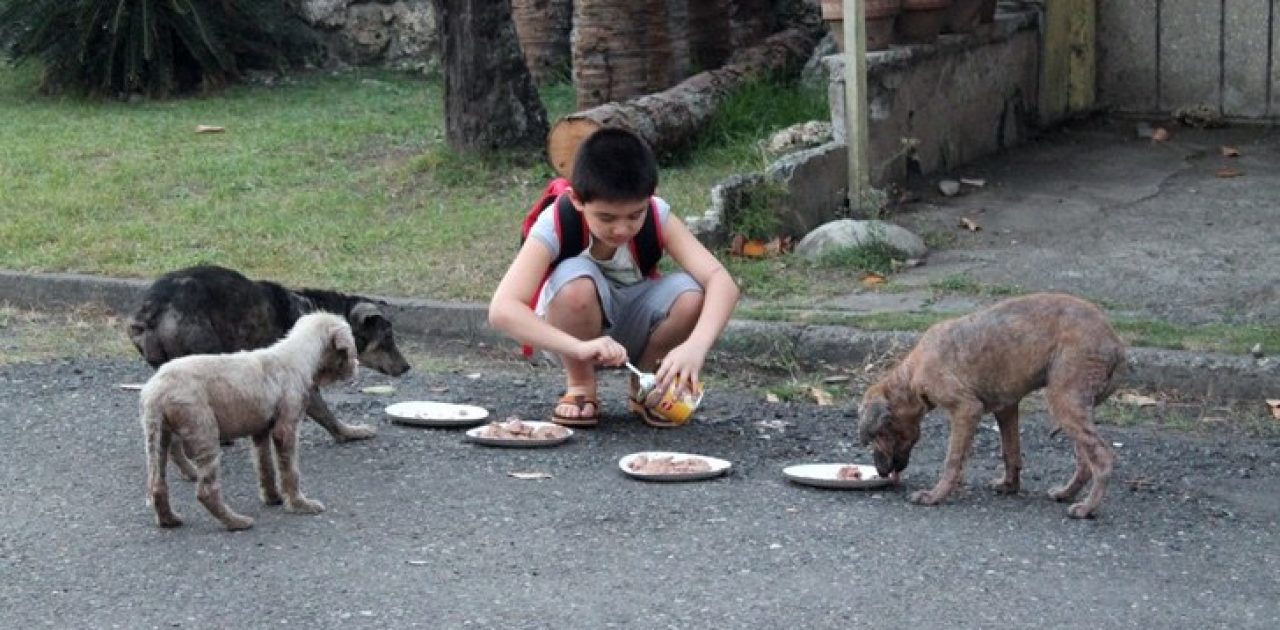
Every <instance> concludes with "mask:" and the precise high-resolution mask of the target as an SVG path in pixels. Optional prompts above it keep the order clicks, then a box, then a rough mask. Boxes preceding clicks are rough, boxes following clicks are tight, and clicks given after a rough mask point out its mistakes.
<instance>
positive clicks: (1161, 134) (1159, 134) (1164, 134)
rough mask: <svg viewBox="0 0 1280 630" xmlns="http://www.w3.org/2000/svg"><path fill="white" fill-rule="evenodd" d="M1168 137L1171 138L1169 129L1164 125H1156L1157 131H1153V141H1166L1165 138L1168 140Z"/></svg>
mask: <svg viewBox="0 0 1280 630" xmlns="http://www.w3.org/2000/svg"><path fill="white" fill-rule="evenodd" d="M1168 139H1169V130H1168V129H1165V128H1164V127H1156V128H1155V131H1152V132H1151V141H1152V142H1164V141H1165V140H1168Z"/></svg>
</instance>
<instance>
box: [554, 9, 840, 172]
mask: <svg viewBox="0 0 1280 630" xmlns="http://www.w3.org/2000/svg"><path fill="white" fill-rule="evenodd" d="M817 42H818V35H817V33H816V32H815V31H813V30H810V29H788V30H785V31H782V32H781V33H777V34H775V35H773V36H771V37H769V38H768V39H766V40H765V41H763V42H761V43H760V44H759V45H757V46H755V47H752V48H748V49H746V50H742V51H739V52H738V54H736V55H734V56H733V58H732V59H730V62H729V63H728V64H726V65H724V66H722V67H720V68H718V69H715V70H708V71H706V72H702V73H699V74H696V75H694V76H692V77H689V78H688V79H686V80H685V81H683V82H681V83H680V84H679V85H676V86H675V87H673V88H671V89H669V90H665V91H663V92H658V93H656V94H650V95H647V96H642V97H640V98H635V99H631V100H629V101H626V102H625V103H606V104H604V105H600V106H598V107H594V108H592V109H588V110H585V111H580V112H577V113H574V114H569V115H568V116H565V117H564V118H561V119H560V120H559V121H557V122H556V124H555V125H554V126H553V127H552V128H551V133H550V134H549V135H548V136H547V155H548V157H549V158H550V159H551V166H552V167H553V168H555V170H556V171H557V172H558V173H560V174H561V175H564V176H566V177H568V176H571V175H572V173H571V170H572V166H573V156H574V154H575V153H576V152H577V150H578V145H579V144H581V142H582V139H583V138H586V137H587V136H589V135H591V133H593V132H594V131H595V130H597V129H600V128H601V127H624V128H626V129H630V130H632V131H634V132H636V133H638V134H640V136H641V137H643V138H644V139H645V141H646V142H648V143H649V146H651V147H653V150H654V151H655V152H657V153H664V152H666V151H668V150H670V149H673V148H675V147H677V146H679V145H681V144H683V143H684V142H686V141H687V140H688V139H690V138H691V137H693V135H694V134H695V133H696V132H697V131H698V130H699V129H701V128H702V127H703V126H704V125H705V124H706V122H707V120H708V119H710V118H711V116H712V114H714V113H715V110H716V107H717V106H718V105H719V104H720V101H721V100H723V98H724V96H725V95H726V94H728V93H729V92H730V91H731V90H733V88H735V87H737V86H738V85H740V84H742V83H744V82H746V81H748V80H751V79H754V78H758V77H762V76H765V75H767V74H771V73H780V72H790V71H792V70H794V69H796V68H799V67H800V66H802V65H803V64H804V63H805V61H807V60H808V59H809V56H810V55H811V54H813V48H814V46H815V45H817Z"/></svg>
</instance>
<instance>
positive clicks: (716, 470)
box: [618, 451, 733, 481]
mask: <svg viewBox="0 0 1280 630" xmlns="http://www.w3.org/2000/svg"><path fill="white" fill-rule="evenodd" d="M641 455H644V456H646V457H648V458H650V459H652V458H654V457H665V456H670V457H672V458H675V459H676V460H681V459H701V460H703V461H705V462H707V463H708V464H711V470H708V471H706V472H695V473H674V474H668V475H653V474H648V473H639V472H636V471H634V470H631V467H630V464H631V460H633V459H635V458H637V457H639V456H641ZM731 466H733V464H731V463H730V462H729V461H727V460H723V459H720V458H718V457H707V456H706V455H694V454H692V453H677V452H673V451H643V452H640V453H632V454H630V455H627V456H626V457H623V458H622V459H620V460H618V468H621V469H622V472H623V473H625V474H626V475H628V476H630V477H634V478H636V479H644V480H646V481H696V480H698V479H710V478H712V477H719V476H720V475H723V474H725V473H726V472H728V470H729V468H730V467H731Z"/></svg>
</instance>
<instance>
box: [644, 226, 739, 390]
mask: <svg viewBox="0 0 1280 630" xmlns="http://www.w3.org/2000/svg"><path fill="white" fill-rule="evenodd" d="M662 232H663V236H664V238H665V241H666V249H667V253H668V254H669V255H670V256H671V258H672V259H673V260H675V262H676V263H678V264H679V265H680V267H681V268H683V269H684V270H685V272H687V273H688V274H689V275H691V276H693V279H694V280H697V281H698V284H700V285H702V291H703V298H702V313H701V314H700V315H699V316H698V323H697V324H695V325H694V327H693V331H692V332H691V333H689V339H688V340H687V341H685V342H684V343H683V344H681V346H684V347H687V348H688V349H690V350H694V351H696V352H697V353H698V355H699V356H698V360H697V363H698V365H697V367H696V368H695V370H696V369H700V368H701V364H702V359H703V358H705V357H706V354H707V352H708V351H710V350H711V346H712V345H713V344H715V342H716V339H718V338H719V337H720V333H721V332H722V331H724V327H725V326H726V325H727V324H728V323H729V318H730V317H732V316H733V309H734V307H735V306H737V304H738V297H739V292H738V284H737V283H736V282H734V281H733V277H732V276H730V275H729V271H728V270H727V269H725V268H724V265H722V264H720V261H719V260H717V259H716V257H715V256H714V255H712V254H711V252H710V251H708V250H707V248H706V247H705V246H704V245H703V244H702V242H701V241H699V240H698V239H697V237H695V236H694V235H693V233H692V232H690V231H689V228H688V227H686V226H685V224H684V222H683V221H681V220H680V218H679V217H677V216H676V215H675V213H674V212H672V213H671V214H669V215H668V216H667V220H666V222H664V223H663V226H662ZM678 347H679V346H678ZM673 353H674V352H673ZM666 364H667V362H666V361H663V365H662V366H661V367H660V368H659V370H658V374H659V378H663V377H666V376H675V375H674V374H668V373H667V371H666V370H668V365H666ZM683 376H686V377H692V378H696V377H697V374H696V372H695V373H694V374H684V375H683Z"/></svg>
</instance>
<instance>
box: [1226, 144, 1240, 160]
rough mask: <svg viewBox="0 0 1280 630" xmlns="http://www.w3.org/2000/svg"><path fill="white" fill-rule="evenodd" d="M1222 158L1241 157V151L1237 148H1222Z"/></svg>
mask: <svg viewBox="0 0 1280 630" xmlns="http://www.w3.org/2000/svg"><path fill="white" fill-rule="evenodd" d="M1222 157H1240V149H1237V148H1235V147H1228V146H1223V147H1222Z"/></svg>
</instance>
